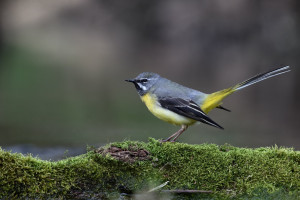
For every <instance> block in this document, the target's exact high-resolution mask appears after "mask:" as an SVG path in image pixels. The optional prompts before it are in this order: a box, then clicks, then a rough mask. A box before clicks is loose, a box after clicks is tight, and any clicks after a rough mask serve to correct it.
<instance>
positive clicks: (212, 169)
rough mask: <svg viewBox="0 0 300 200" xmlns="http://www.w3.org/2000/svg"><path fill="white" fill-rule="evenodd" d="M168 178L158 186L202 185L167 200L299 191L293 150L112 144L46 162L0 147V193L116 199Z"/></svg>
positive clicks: (298, 159) (299, 163) (298, 156)
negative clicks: (193, 192) (201, 191)
mask: <svg viewBox="0 0 300 200" xmlns="http://www.w3.org/2000/svg"><path fill="white" fill-rule="evenodd" d="M167 181H169V182H168V184H167V185H165V186H164V187H163V188H162V189H163V190H177V189H180V190H205V191H211V193H199V194H188V195H187V194H176V195H174V196H173V195H172V196H169V197H171V198H175V199H176V198H180V199H182V198H194V199H199V198H200V197H202V198H206V199H211V198H213V199H219V198H220V199H224V198H245V199H251V198H253V199H255V198H257V196H259V197H264V198H269V199H273V198H285V199H287V198H289V199H296V198H298V197H299V195H300V152H299V151H294V150H292V149H287V148H278V147H272V148H257V149H248V148H237V147H233V146H230V145H223V146H218V145H214V144H201V145H189V144H183V143H160V142H159V141H157V140H154V139H150V140H149V142H148V143H144V142H133V141H125V142H117V143H112V144H109V145H107V146H105V147H102V148H99V149H94V150H89V151H88V152H87V153H86V154H84V155H80V156H77V157H72V158H68V159H65V160H61V161H57V162H50V161H43V160H40V159H38V158H33V157H31V156H23V155H21V154H12V153H10V152H6V151H3V150H1V149H0V198H72V199H76V198H77V199H86V198H101V199H103V198H104V199H105V198H118V197H119V196H120V195H123V196H128V198H131V197H130V194H134V193H139V194H140V193H142V191H147V190H149V189H151V188H153V187H155V186H157V185H160V184H162V183H165V182H167Z"/></svg>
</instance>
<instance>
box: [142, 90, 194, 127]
mask: <svg viewBox="0 0 300 200" xmlns="http://www.w3.org/2000/svg"><path fill="white" fill-rule="evenodd" d="M141 99H142V101H143V102H144V103H145V105H146V106H147V108H148V110H149V111H150V112H151V113H152V114H153V115H155V116H156V117H157V118H159V119H161V120H163V121H166V122H169V123H171V124H175V125H183V124H186V125H191V124H194V123H195V122H196V121H195V120H193V119H190V118H187V117H184V116H182V115H178V114H176V113H174V112H172V111H170V110H168V109H165V108H162V107H161V106H160V104H159V103H158V102H157V98H156V96H155V95H150V94H149V93H147V94H145V95H144V96H141Z"/></svg>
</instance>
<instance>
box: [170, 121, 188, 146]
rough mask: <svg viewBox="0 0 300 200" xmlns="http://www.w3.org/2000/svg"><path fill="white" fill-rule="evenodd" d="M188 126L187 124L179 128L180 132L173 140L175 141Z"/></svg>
mask: <svg viewBox="0 0 300 200" xmlns="http://www.w3.org/2000/svg"><path fill="white" fill-rule="evenodd" d="M187 128H188V126H187V125H182V126H181V128H180V129H179V131H177V132H178V134H177V135H176V136H175V137H174V138H173V140H172V141H171V142H175V140H176V139H177V138H178V137H179V136H180V135H181V134H182V133H183V132H184V131H185V130H186V129H187Z"/></svg>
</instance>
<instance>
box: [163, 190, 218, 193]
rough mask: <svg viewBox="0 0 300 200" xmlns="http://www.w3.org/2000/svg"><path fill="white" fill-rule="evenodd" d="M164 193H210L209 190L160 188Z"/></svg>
mask: <svg viewBox="0 0 300 200" xmlns="http://www.w3.org/2000/svg"><path fill="white" fill-rule="evenodd" d="M161 192H166V193H212V192H213V191H211V190H161Z"/></svg>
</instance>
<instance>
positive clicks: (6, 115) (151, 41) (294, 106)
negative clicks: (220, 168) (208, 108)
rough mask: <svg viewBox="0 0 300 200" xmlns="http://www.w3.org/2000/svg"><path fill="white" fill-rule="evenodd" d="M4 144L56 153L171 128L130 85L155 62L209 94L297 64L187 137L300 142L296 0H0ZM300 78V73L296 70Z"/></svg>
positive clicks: (299, 11) (233, 100)
mask: <svg viewBox="0 0 300 200" xmlns="http://www.w3.org/2000/svg"><path fill="white" fill-rule="evenodd" d="M0 13H1V18H0V19H1V24H0V145H1V147H2V148H3V149H6V150H12V151H13V152H22V153H25V154H26V153H32V154H33V155H38V156H39V157H41V158H43V159H53V160H55V159H59V158H62V157H64V156H71V155H76V154H79V153H81V152H84V151H85V149H86V146H87V145H94V146H99V145H104V144H106V143H108V142H114V141H123V140H125V139H130V140H140V141H147V140H148V137H154V138H157V139H160V138H166V137H168V136H169V135H170V134H172V133H173V132H175V131H177V129H178V128H179V127H176V126H173V125H170V124H167V123H165V122H163V121H160V120H159V119H156V118H155V117H154V116H152V114H150V113H149V112H148V110H147V109H146V107H145V106H144V105H143V104H142V102H141V101H140V99H139V97H138V95H137V93H136V91H135V88H134V87H133V85H132V84H129V83H127V82H125V81H124V80H125V79H128V78H134V77H135V76H137V75H138V74H139V73H141V72H143V71H152V72H156V73H159V74H160V75H161V76H163V77H166V78H169V79H171V80H173V81H176V82H178V83H181V84H183V85H185V86H188V87H191V88H194V89H197V90H200V91H203V92H206V93H211V92H215V91H217V90H220V89H224V88H227V87H230V86H232V85H233V84H236V83H238V82H240V81H243V80H245V79H247V78H249V77H251V76H253V75H255V74H257V73H260V72H264V71H267V70H270V69H272V68H275V67H281V66H285V65H290V66H291V67H292V71H291V72H289V73H287V74H284V75H281V76H279V77H275V78H272V79H269V80H267V81H264V82H263V83H259V84H257V85H255V86H252V87H249V88H247V89H245V90H242V91H240V92H238V93H236V94H234V95H232V96H230V97H228V98H227V99H226V100H225V101H224V104H223V105H224V107H226V108H229V109H231V110H232V112H230V113H229V112H226V111H222V110H214V111H212V112H211V113H210V114H209V116H210V117H211V118H212V119H213V120H214V121H216V122H217V123H219V124H220V125H222V126H223V127H224V128H225V130H224V131H221V130H219V129H216V128H213V127H210V126H207V125H204V124H201V125H197V126H193V127H190V128H189V130H188V131H186V132H185V133H184V134H183V135H182V136H181V137H180V138H179V141H180V142H187V143H191V144H199V143H216V144H224V143H229V144H232V145H235V146H240V147H261V146H274V145H275V144H276V145H278V146H285V147H293V148H295V149H298V150H299V149H300V134H299V128H300V125H299V113H298V112H299V108H300V93H299V86H300V79H299V76H300V70H299V68H298V65H299V63H300V54H299V53H300V38H299V35H300V3H299V1H297V0H286V1H267V0H263V1H260V0H244V1H237V0H227V1H222V0H210V1H193V0H191V1H180V0H165V1H158V0H154V1H138V0H133V1H130V2H128V1H121V0H111V1H104V0H73V1H62V0H51V1H47V0H27V1H24V0H14V1H8V0H6V1H5V0H2V1H0ZM297 77H298V78H297Z"/></svg>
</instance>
